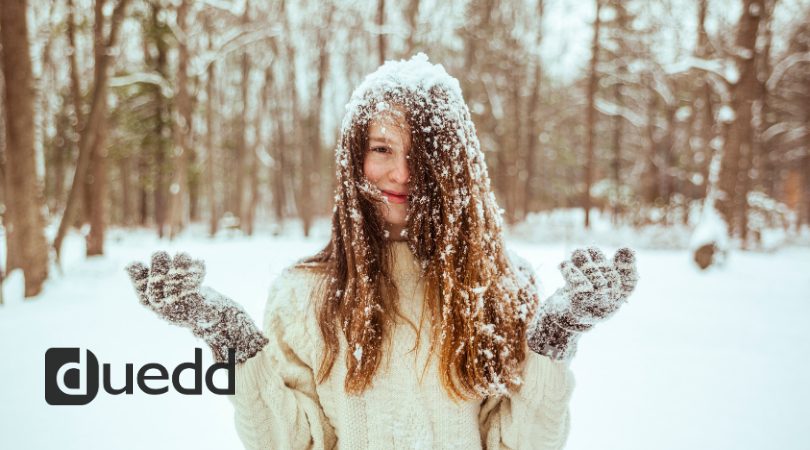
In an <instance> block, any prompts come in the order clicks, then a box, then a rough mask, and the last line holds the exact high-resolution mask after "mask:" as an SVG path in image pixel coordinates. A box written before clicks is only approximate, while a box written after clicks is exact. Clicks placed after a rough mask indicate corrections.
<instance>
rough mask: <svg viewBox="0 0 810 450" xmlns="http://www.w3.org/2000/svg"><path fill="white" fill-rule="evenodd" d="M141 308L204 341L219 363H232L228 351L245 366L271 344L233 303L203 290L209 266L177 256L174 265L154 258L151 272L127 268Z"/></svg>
mask: <svg viewBox="0 0 810 450" xmlns="http://www.w3.org/2000/svg"><path fill="white" fill-rule="evenodd" d="M126 271H127V273H129V277H130V279H132V284H133V286H134V287H135V292H136V293H137V294H138V298H139V300H140V302H141V304H142V305H144V306H146V307H147V308H149V309H151V310H152V311H154V312H155V313H156V314H157V315H158V316H160V317H161V318H163V319H164V320H166V321H168V322H170V323H173V324H175V325H178V326H181V327H187V328H191V331H192V333H193V334H194V336H197V337H198V338H202V339H203V340H204V341H205V342H206V343H207V344H208V346H209V347H211V350H212V352H213V354H214V359H215V360H216V362H218V363H222V362H228V349H229V348H232V349H234V351H235V361H236V363H237V364H238V363H241V362H244V361H247V360H248V359H250V358H252V357H253V356H255V355H256V353H258V352H259V351H260V350H261V349H262V348H264V346H265V345H266V344H267V342H268V340H267V338H266V337H265V336H264V335H263V334H262V332H261V331H260V330H259V328H258V327H257V326H256V324H255V323H254V322H253V320H252V319H251V318H250V316H249V315H248V314H247V312H245V310H244V309H243V308H242V305H240V304H239V303H236V302H235V301H233V300H231V299H230V298H228V297H226V296H224V295H222V294H220V293H219V292H217V291H215V290H213V289H211V288H209V287H206V286H203V287H201V286H200V283H202V280H203V277H204V276H205V263H203V262H202V261H201V260H199V259H195V260H192V259H191V257H190V256H189V255H188V254H186V253H178V254H176V255H175V257H174V260H172V259H171V257H170V256H169V254H168V253H166V252H155V253H153V254H152V266H151V269H150V268H147V267H146V266H144V265H143V264H141V263H140V262H133V263H131V264H130V265H128V266H127V267H126Z"/></svg>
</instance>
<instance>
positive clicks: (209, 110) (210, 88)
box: [205, 19, 218, 237]
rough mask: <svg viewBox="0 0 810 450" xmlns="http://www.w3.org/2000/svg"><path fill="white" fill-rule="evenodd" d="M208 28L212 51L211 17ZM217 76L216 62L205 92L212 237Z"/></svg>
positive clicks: (214, 229)
mask: <svg viewBox="0 0 810 450" xmlns="http://www.w3.org/2000/svg"><path fill="white" fill-rule="evenodd" d="M206 29H207V30H208V33H209V38H208V50H209V51H211V50H212V48H213V40H212V39H211V23H210V19H206ZM214 82H215V78H214V63H213V62H212V63H211V64H209V65H208V82H207V84H206V86H205V93H206V97H207V99H206V101H207V102H208V104H207V107H206V111H205V128H206V131H205V149H206V151H207V152H208V161H207V163H206V165H205V171H206V179H207V183H206V197H208V208H209V210H210V214H211V217H210V219H209V220H210V221H209V227H210V233H211V237H213V236H214V235H216V234H217V219H218V216H217V198H216V190H215V189H214V164H215V163H216V158H215V155H216V152H215V150H214V126H215V125H214V123H215V118H214V115H215V114H216V112H215V111H216V106H215V105H214V92H215V90H214V88H215V84H214Z"/></svg>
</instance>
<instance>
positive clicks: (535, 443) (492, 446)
mask: <svg viewBox="0 0 810 450" xmlns="http://www.w3.org/2000/svg"><path fill="white" fill-rule="evenodd" d="M508 255H509V261H510V264H511V266H512V268H513V271H514V272H513V273H514V275H515V277H516V281H517V283H518V285H519V287H520V289H522V290H524V291H525V292H526V293H527V294H528V295H529V296H531V297H534V298H535V300H536V301H538V302H539V301H540V299H541V298H542V296H543V286H542V284H541V283H540V280H539V279H537V276H536V274H535V271H534V268H533V267H532V265H531V264H530V263H529V262H528V261H526V260H525V259H523V258H521V257H520V256H518V255H517V254H516V253H514V252H512V251H509V252H508ZM523 364H524V365H523V372H522V379H523V384H521V385H520V386H517V387H516V388H514V389H513V390H511V391H510V393H509V394H510V395H508V396H502V397H489V398H487V399H485V400H484V402H483V403H482V405H481V412H480V415H479V423H480V429H481V438H482V441H483V443H484V444H485V446H484V448H485V449H486V450H506V449H509V450H527V449H533V450H534V449H562V448H563V447H565V442H566V440H567V439H568V434H569V431H570V428H571V411H570V410H569V403H570V401H571V395H572V394H573V391H574V386H575V379H574V374H573V372H571V369H570V367H569V366H570V360H569V361H565V362H561V361H556V360H553V359H551V358H549V357H547V356H544V355H540V354H537V353H535V352H533V351H531V350H528V351H527V355H526V359H525V360H524V362H523Z"/></svg>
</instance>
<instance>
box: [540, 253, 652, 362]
mask: <svg viewBox="0 0 810 450" xmlns="http://www.w3.org/2000/svg"><path fill="white" fill-rule="evenodd" d="M559 269H560V272H562V275H563V278H565V286H563V287H562V288H560V289H558V290H557V291H556V292H555V293H554V294H553V295H552V296H550V297H549V298H548V299H546V301H545V302H543V303H542V304H541V305H540V307H539V309H538V312H537V314H536V315H535V318H534V321H533V323H532V325H530V326H529V330H528V332H527V342H528V344H529V348H531V349H532V350H533V351H535V352H536V353H539V354H541V355H545V356H548V357H549V358H552V359H555V360H558V361H563V360H570V359H571V358H573V357H574V355H575V354H576V352H577V342H578V341H579V338H580V336H582V334H583V333H585V332H586V331H588V330H590V329H591V328H593V326H594V325H596V324H597V323H599V322H604V321H605V320H607V319H609V318H610V317H612V316H613V315H614V314H616V312H617V311H618V310H619V307H621V305H623V304H624V303H625V302H626V301H627V298H628V297H629V296H630V294H631V293H632V292H633V290H634V289H635V287H636V283H637V282H638V279H639V276H638V270H636V257H635V254H634V253H633V251H632V250H630V249H629V248H621V249H619V250H617V251H616V255H614V257H613V262H612V263H611V262H610V261H608V260H607V258H605V255H604V253H602V251H601V250H599V249H598V248H597V247H589V248H588V249H587V250H582V249H579V250H575V251H574V253H573V254H572V255H571V261H563V262H562V263H561V264H560V266H559Z"/></svg>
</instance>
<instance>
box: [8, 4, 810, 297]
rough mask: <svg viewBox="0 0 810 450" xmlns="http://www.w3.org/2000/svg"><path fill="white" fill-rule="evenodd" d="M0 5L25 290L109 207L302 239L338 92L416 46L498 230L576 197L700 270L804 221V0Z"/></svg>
mask: <svg viewBox="0 0 810 450" xmlns="http://www.w3.org/2000/svg"><path fill="white" fill-rule="evenodd" d="M0 5H2V6H0V43H1V44H2V58H1V60H2V65H3V67H2V79H1V80H0V84H2V86H0V88H2V91H3V93H4V95H3V97H2V100H1V101H0V109H1V110H2V115H3V118H4V120H3V121H0V216H2V225H3V229H2V230H3V233H4V234H5V238H6V264H5V269H6V270H5V271H6V272H10V271H11V270H14V269H22V271H23V272H24V275H25V296H27V297H30V296H35V295H37V294H39V293H40V291H41V289H42V284H43V282H44V281H45V280H46V279H47V278H48V276H49V272H53V271H54V270H58V267H59V266H58V264H59V257H60V251H61V247H62V242H63V240H64V238H65V236H66V235H67V234H68V233H71V232H77V230H78V232H80V233H83V234H85V235H86V255H87V256H93V255H100V254H103V253H104V246H105V233H106V230H107V229H108V228H109V227H111V226H113V227H142V228H152V229H154V230H155V231H156V233H157V234H158V236H160V237H161V238H163V237H166V238H168V239H174V238H175V237H176V236H177V235H178V233H181V232H182V231H183V230H185V229H188V228H189V226H190V225H192V224H204V226H205V228H206V233H207V234H209V235H215V234H217V233H218V232H219V233H222V232H225V231H227V232H235V231H236V230H238V232H241V233H243V234H246V235H252V234H254V233H255V232H257V230H268V231H269V232H271V233H274V234H283V233H284V232H285V231H284V229H285V227H291V226H295V227H301V228H302V229H303V234H304V235H305V236H306V235H308V234H310V232H311V230H312V227H313V224H314V223H315V222H316V221H317V220H321V219H324V218H327V217H328V216H329V214H330V211H331V209H332V192H333V182H334V178H333V173H334V171H333V169H332V164H333V157H332V154H333V151H334V148H335V145H336V139H337V137H338V133H339V125H340V121H341V119H342V117H343V114H344V105H345V104H346V102H347V100H348V97H349V95H350V93H351V91H352V89H353V88H354V87H355V86H357V85H358V84H359V82H360V81H361V80H362V78H363V76H365V75H366V74H368V73H370V72H372V71H373V70H374V69H376V68H377V67H378V66H379V65H380V64H382V63H383V62H384V61H386V60H390V59H400V58H409V57H411V56H412V55H414V54H416V53H417V52H420V51H421V52H425V53H427V54H428V55H429V57H430V59H431V61H432V62H434V63H441V64H442V65H443V66H444V67H445V68H446V69H447V71H448V72H449V73H450V74H451V75H453V76H455V77H457V78H458V79H459V81H460V83H461V87H462V92H463V93H464V95H465V100H466V101H467V104H468V106H469V108H470V111H471V112H472V117H473V120H474V121H475V125H476V129H477V131H478V137H479V140H480V141H481V147H482V149H483V150H484V152H485V155H486V158H487V163H488V165H489V168H490V174H491V176H492V179H493V186H494V189H495V193H496V197H497V199H498V201H499V203H500V205H501V207H502V208H503V210H504V218H505V220H506V222H507V224H508V225H509V227H510V229H512V230H520V229H521V226H523V227H526V226H529V227H538V226H541V225H542V223H541V222H538V219H537V218H538V217H544V216H542V215H543V214H547V216H545V217H549V216H548V214H552V213H553V212H554V211H559V210H561V209H568V210H569V211H570V209H571V208H578V209H581V211H582V212H583V214H582V215H581V224H580V226H581V227H583V228H584V229H588V228H589V227H591V226H592V224H593V222H594V217H596V216H598V217H599V218H608V220H609V221H610V223H611V224H612V226H614V227H617V228H618V227H626V228H630V229H633V230H642V231H643V230H649V229H655V230H658V231H657V232H656V233H658V234H655V236H657V240H658V241H659V242H661V245H667V242H670V241H672V239H670V238H669V237H667V236H668V235H667V234H666V231H665V230H672V229H677V230H686V232H688V233H689V234H691V235H692V237H693V239H692V240H691V243H688V245H690V247H692V249H693V250H694V251H695V260H696V262H698V264H699V265H701V266H707V265H710V264H711V263H712V262H714V261H715V260H716V259H717V258H716V256H717V255H719V254H722V253H723V252H724V251H725V249H726V248H727V247H736V248H740V249H747V250H758V249H762V248H763V234H764V233H766V232H768V231H769V230H780V232H781V236H782V239H781V242H786V243H791V242H803V241H802V237H804V239H805V240H808V239H807V236H808V234H810V231H808V230H809V229H808V225H810V1H808V0H654V1H652V0H651V1H631V0H576V1H564V0H470V1H461V0H454V1H436V0H397V1H394V0H388V1H386V0H370V1H352V0H347V1H337V0H336V1H329V2H316V1H311V0H302V1H288V0H271V1H257V0H253V1H251V0H238V1H233V2H230V1H226V0H149V1H147V0H56V1H50V0H3V1H2V2H1V3H0ZM578 220H579V219H578ZM527 224H528V225H527ZM701 227H702V228H701ZM696 236H697V237H696ZM684 245H687V244H684Z"/></svg>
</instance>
